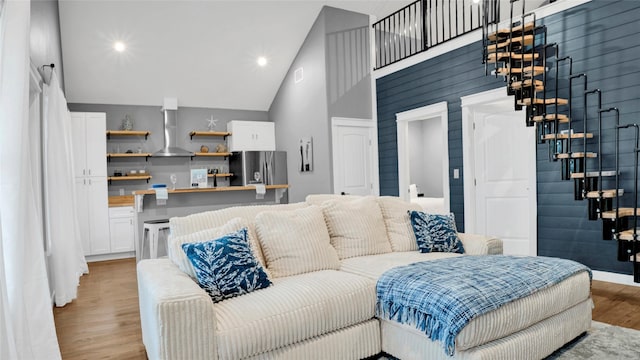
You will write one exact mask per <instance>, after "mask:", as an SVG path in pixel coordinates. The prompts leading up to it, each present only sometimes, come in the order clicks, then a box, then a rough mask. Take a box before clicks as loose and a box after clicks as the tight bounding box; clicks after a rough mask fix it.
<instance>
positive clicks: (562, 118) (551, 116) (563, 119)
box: [531, 114, 569, 123]
mask: <svg viewBox="0 0 640 360" xmlns="http://www.w3.org/2000/svg"><path fill="white" fill-rule="evenodd" d="M556 117H557V118H558V122H559V123H567V122H569V116H567V115H565V114H547V115H545V116H544V117H543V116H542V115H538V116H534V117H533V118H531V120H533V121H534V122H543V121H555V120H556Z"/></svg>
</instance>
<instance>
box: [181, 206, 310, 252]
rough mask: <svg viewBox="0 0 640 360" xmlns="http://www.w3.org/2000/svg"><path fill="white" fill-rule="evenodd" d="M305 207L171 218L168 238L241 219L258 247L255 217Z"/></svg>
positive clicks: (237, 208) (229, 210) (243, 208)
mask: <svg viewBox="0 0 640 360" xmlns="http://www.w3.org/2000/svg"><path fill="white" fill-rule="evenodd" d="M307 206H308V205H307V204H306V203H303V202H300V203H294V204H277V205H254V206H234V207H229V208H224V209H220V210H212V211H205V212H201V213H197V214H192V215H188V216H181V217H172V218H171V219H169V226H170V227H171V235H170V238H171V237H174V236H182V235H188V234H191V233H194V232H198V231H202V230H207V229H211V228H214V227H218V226H222V225H224V224H226V223H227V222H228V221H229V220H231V219H235V218H242V219H244V220H246V221H247V228H248V230H249V239H250V240H252V239H256V245H258V244H257V239H258V236H257V235H256V232H255V228H254V226H253V221H254V219H255V217H256V215H258V214H259V213H261V212H263V211H281V210H282V211H286V210H294V209H301V208H305V207H307ZM252 245H253V244H252ZM253 250H254V254H255V255H256V257H257V258H258V261H260V263H261V264H262V265H265V262H264V257H263V256H262V250H261V249H260V246H257V247H256V248H254V249H253Z"/></svg>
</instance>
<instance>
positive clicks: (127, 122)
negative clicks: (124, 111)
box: [122, 115, 133, 131]
mask: <svg viewBox="0 0 640 360" xmlns="http://www.w3.org/2000/svg"><path fill="white" fill-rule="evenodd" d="M122 130H125V131H131V130H133V119H131V116H129V115H125V116H124V119H122Z"/></svg>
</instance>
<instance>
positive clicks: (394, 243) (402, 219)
mask: <svg viewBox="0 0 640 360" xmlns="http://www.w3.org/2000/svg"><path fill="white" fill-rule="evenodd" d="M377 200H378V205H380V211H382V217H383V218H384V224H385V226H386V227H387V235H388V236H389V242H390V243H391V249H392V250H393V251H415V250H418V243H417V242H416V237H415V235H414V233H413V228H412V227H411V218H410V217H409V213H408V212H409V211H412V210H415V211H421V210H422V208H421V207H420V205H418V204H415V203H410V202H406V201H404V200H402V199H400V198H398V197H394V196H381V197H379V198H378V199H377Z"/></svg>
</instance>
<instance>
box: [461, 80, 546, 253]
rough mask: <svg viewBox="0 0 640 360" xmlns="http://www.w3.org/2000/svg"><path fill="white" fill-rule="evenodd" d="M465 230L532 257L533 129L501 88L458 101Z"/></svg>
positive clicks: (534, 236) (534, 247)
mask: <svg viewBox="0 0 640 360" xmlns="http://www.w3.org/2000/svg"><path fill="white" fill-rule="evenodd" d="M461 103H462V104H461V105H462V139H463V140H462V143H463V162H464V172H465V174H464V205H465V216H464V218H465V231H466V232H470V233H477V234H482V235H488V236H495V237H498V238H500V239H502V240H503V244H504V253H505V254H513V255H536V254H537V229H536V226H537V225H536V217H537V208H536V206H537V203H536V147H535V146H536V142H535V128H534V127H527V126H525V112H524V111H515V110H514V108H513V99H512V98H511V97H509V96H507V93H506V89H505V88H504V87H502V88H499V89H495V90H490V91H486V92H482V93H479V94H475V95H470V96H465V97H463V98H461Z"/></svg>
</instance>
